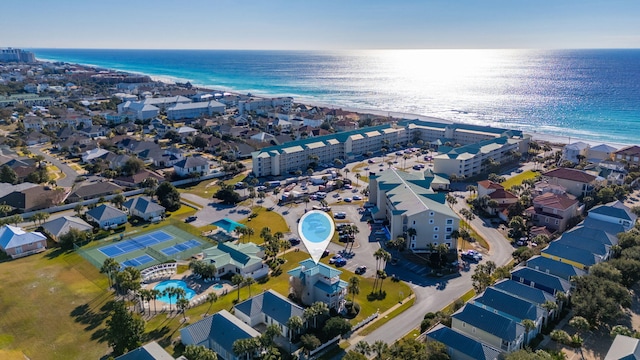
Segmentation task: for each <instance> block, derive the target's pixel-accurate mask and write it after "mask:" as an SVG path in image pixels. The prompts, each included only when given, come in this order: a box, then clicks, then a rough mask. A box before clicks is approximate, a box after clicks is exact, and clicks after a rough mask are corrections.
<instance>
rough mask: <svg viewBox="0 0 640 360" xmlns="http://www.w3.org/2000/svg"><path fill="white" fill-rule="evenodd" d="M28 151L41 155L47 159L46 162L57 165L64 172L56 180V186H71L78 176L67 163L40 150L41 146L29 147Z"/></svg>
mask: <svg viewBox="0 0 640 360" xmlns="http://www.w3.org/2000/svg"><path fill="white" fill-rule="evenodd" d="M29 151H31V152H32V153H34V154H36V155H42V156H43V157H44V159H45V160H47V161H48V162H50V163H52V164H53V165H55V166H56V167H58V169H60V170H62V172H63V173H64V174H65V177H64V178H63V179H60V180H58V181H57V184H58V186H62V187H72V186H73V184H75V180H76V177H78V173H77V172H76V171H75V170H73V169H72V168H71V167H70V166H69V165H67V164H65V163H63V162H62V161H61V160H60V159H58V158H57V157H55V156H51V155H49V154H47V153H46V152H44V151H42V149H41V147H39V146H33V147H30V148H29Z"/></svg>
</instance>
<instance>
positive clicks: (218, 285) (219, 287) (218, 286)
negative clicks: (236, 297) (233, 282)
mask: <svg viewBox="0 0 640 360" xmlns="http://www.w3.org/2000/svg"><path fill="white" fill-rule="evenodd" d="M212 287H213V289H214V290H220V289H222V288H223V287H224V286H222V284H215V285H213V286H212Z"/></svg>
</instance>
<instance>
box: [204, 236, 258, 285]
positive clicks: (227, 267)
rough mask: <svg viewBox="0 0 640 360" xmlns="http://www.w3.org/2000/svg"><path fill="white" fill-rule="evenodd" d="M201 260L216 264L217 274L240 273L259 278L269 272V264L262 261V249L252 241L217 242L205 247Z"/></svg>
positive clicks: (219, 275)
mask: <svg viewBox="0 0 640 360" xmlns="http://www.w3.org/2000/svg"><path fill="white" fill-rule="evenodd" d="M202 254H203V259H202V260H203V261H204V262H206V263H209V264H213V265H215V266H216V269H217V271H218V273H217V276H218V277H221V276H224V275H226V274H231V275H233V274H240V275H242V276H244V277H247V276H248V277H252V278H254V279H259V278H261V277H264V276H266V275H267V274H269V266H267V265H266V264H264V263H263V262H262V258H263V257H264V249H263V248H262V247H260V246H258V245H256V244H254V243H252V242H249V243H245V244H231V243H219V244H218V246H214V247H211V248H208V249H205V250H204V251H203V252H202Z"/></svg>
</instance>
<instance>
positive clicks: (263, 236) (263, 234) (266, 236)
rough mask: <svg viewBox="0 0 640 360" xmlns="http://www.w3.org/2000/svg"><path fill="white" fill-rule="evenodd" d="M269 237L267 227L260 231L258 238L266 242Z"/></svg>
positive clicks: (269, 232)
mask: <svg viewBox="0 0 640 360" xmlns="http://www.w3.org/2000/svg"><path fill="white" fill-rule="evenodd" d="M269 236H271V229H270V228H269V227H267V226H265V227H263V228H262V230H260V237H261V238H262V239H265V240H266V238H268V237H269Z"/></svg>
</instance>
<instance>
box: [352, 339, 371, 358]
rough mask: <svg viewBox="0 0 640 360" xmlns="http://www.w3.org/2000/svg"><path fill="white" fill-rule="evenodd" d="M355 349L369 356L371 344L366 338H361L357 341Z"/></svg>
mask: <svg viewBox="0 0 640 360" xmlns="http://www.w3.org/2000/svg"><path fill="white" fill-rule="evenodd" d="M355 350H356V352H359V353H360V354H362V355H365V356H369V354H371V345H369V343H368V342H366V341H364V340H360V341H358V342H357V343H356V347H355Z"/></svg>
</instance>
